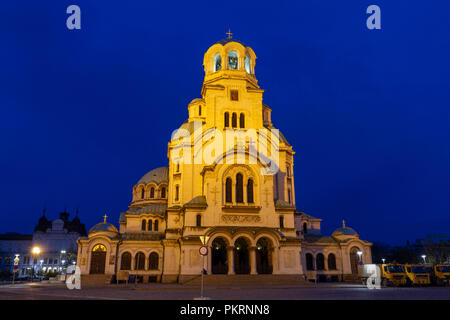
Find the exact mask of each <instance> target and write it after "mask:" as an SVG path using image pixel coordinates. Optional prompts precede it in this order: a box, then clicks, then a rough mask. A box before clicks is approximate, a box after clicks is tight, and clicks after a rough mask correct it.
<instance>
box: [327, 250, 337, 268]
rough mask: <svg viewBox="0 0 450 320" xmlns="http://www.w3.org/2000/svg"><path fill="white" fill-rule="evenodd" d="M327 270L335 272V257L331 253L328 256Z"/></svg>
mask: <svg viewBox="0 0 450 320" xmlns="http://www.w3.org/2000/svg"><path fill="white" fill-rule="evenodd" d="M328 270H336V256H335V255H334V254H333V253H330V254H329V255H328Z"/></svg>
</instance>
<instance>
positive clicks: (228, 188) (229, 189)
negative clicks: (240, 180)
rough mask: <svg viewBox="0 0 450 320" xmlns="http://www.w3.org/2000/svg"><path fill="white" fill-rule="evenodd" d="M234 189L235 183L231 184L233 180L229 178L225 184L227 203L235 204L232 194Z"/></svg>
mask: <svg viewBox="0 0 450 320" xmlns="http://www.w3.org/2000/svg"><path fill="white" fill-rule="evenodd" d="M232 189H233V183H232V182H231V178H227V181H226V183H225V202H233V199H232V196H231V193H232Z"/></svg>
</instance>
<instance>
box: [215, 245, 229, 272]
mask: <svg viewBox="0 0 450 320" xmlns="http://www.w3.org/2000/svg"><path fill="white" fill-rule="evenodd" d="M211 272H212V273H214V274H227V273H228V258H227V243H226V242H225V240H224V239H223V238H220V237H218V238H216V239H214V241H213V242H212V244H211Z"/></svg>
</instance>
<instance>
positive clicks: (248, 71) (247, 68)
mask: <svg viewBox="0 0 450 320" xmlns="http://www.w3.org/2000/svg"><path fill="white" fill-rule="evenodd" d="M245 71H247V73H249V74H251V73H252V70H251V68H250V57H249V56H246V57H245Z"/></svg>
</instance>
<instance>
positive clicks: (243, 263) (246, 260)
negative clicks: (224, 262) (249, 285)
mask: <svg viewBox="0 0 450 320" xmlns="http://www.w3.org/2000/svg"><path fill="white" fill-rule="evenodd" d="M249 247H250V244H249V242H248V241H247V240H246V239H245V238H244V237H239V238H237V239H236V241H235V242H234V272H235V273H236V274H250V254H249Z"/></svg>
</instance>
